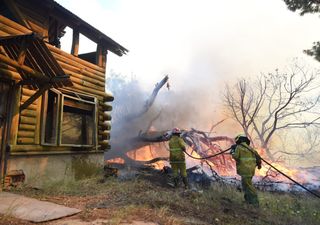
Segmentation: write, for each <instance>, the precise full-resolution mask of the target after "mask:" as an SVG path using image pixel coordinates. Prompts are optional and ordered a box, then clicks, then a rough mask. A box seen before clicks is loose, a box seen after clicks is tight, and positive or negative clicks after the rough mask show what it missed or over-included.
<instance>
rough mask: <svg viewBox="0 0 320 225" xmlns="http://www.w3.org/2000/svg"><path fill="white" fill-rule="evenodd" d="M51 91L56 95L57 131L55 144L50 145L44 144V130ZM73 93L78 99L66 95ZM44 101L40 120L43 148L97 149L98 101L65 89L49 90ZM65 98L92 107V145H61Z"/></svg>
mask: <svg viewBox="0 0 320 225" xmlns="http://www.w3.org/2000/svg"><path fill="white" fill-rule="evenodd" d="M49 91H53V92H54V93H56V94H57V95H58V103H57V112H56V113H57V121H56V126H57V131H56V134H55V135H56V142H55V143H54V144H52V143H46V142H45V129H46V116H47V108H48V92H49ZM68 93H69V94H71V93H73V94H75V95H76V96H78V97H74V96H71V95H68ZM44 96H45V99H44V102H45V104H44V107H43V114H42V116H43V118H42V126H41V134H42V135H41V145H44V146H61V147H85V148H90V147H97V146H98V145H97V144H98V127H97V126H96V124H97V122H98V108H97V107H98V99H97V97H95V96H92V95H87V94H82V93H78V92H74V91H69V90H65V89H63V90H62V89H59V90H57V89H55V88H51V89H49V90H48V91H46V93H45V95H44ZM81 96H83V97H85V98H92V100H93V101H92V102H91V101H88V100H85V99H82V98H81ZM65 97H67V98H69V99H74V100H77V101H80V102H84V103H86V104H91V105H93V112H92V115H93V135H92V144H90V145H88V144H86V145H82V144H63V143H62V119H63V106H64V99H65Z"/></svg>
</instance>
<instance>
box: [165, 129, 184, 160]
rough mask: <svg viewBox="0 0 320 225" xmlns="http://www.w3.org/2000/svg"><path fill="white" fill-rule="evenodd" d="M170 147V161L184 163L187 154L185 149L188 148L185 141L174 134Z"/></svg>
mask: <svg viewBox="0 0 320 225" xmlns="http://www.w3.org/2000/svg"><path fill="white" fill-rule="evenodd" d="M169 147H170V162H171V163H184V162H185V156H184V152H183V150H185V149H186V147H185V142H184V141H183V139H182V138H181V137H179V136H176V135H173V136H172V137H171V139H170V141H169Z"/></svg>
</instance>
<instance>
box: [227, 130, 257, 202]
mask: <svg viewBox="0 0 320 225" xmlns="http://www.w3.org/2000/svg"><path fill="white" fill-rule="evenodd" d="M235 142H236V144H235V145H233V146H232V150H231V155H232V157H233V158H234V159H235V160H236V163H237V173H238V175H240V176H241V184H242V190H243V192H244V199H245V201H246V203H248V204H253V205H256V206H259V200H258V195H257V191H256V189H255V187H254V186H253V184H252V177H253V176H254V173H255V169H256V166H257V167H258V169H261V158H260V156H259V154H258V152H257V151H256V150H255V149H253V148H252V147H251V146H250V140H249V139H248V138H247V137H246V136H245V135H242V134H240V135H238V136H237V137H236V138H235Z"/></svg>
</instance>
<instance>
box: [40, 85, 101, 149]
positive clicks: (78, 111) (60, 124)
mask: <svg viewBox="0 0 320 225" xmlns="http://www.w3.org/2000/svg"><path fill="white" fill-rule="evenodd" d="M96 102H97V101H96V98H94V97H90V96H85V95H82V94H77V93H75V92H72V93H71V92H66V91H63V92H60V91H58V90H55V89H52V90H50V91H48V93H47V94H46V103H47V104H46V106H45V109H44V120H43V121H44V123H43V126H44V127H43V130H44V131H45V132H43V133H44V137H43V138H42V140H43V141H42V142H43V144H45V145H54V146H57V145H58V146H95V145H96V136H97V135H96V132H97V129H96V126H95V124H96Z"/></svg>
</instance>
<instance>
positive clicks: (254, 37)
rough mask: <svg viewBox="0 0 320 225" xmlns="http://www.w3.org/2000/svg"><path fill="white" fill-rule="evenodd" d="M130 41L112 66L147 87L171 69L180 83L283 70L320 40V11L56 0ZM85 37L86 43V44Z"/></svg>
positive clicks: (147, 0) (170, 1) (200, 2)
mask: <svg viewBox="0 0 320 225" xmlns="http://www.w3.org/2000/svg"><path fill="white" fill-rule="evenodd" d="M57 2H58V3H60V4H61V5H62V6H64V7H65V8H67V9H69V10H70V11H72V12H73V13H75V14H76V15H78V16H79V17H80V18H82V19H84V20H85V21H87V22H88V23H89V24H91V25H92V26H94V27H96V28H97V29H99V30H100V31H102V32H103V33H105V34H106V35H108V36H109V37H111V38H112V39H114V40H115V41H117V42H118V43H120V44H121V45H123V46H124V47H126V48H127V49H128V50H129V53H128V54H127V55H125V56H123V57H118V56H116V55H114V54H112V53H110V54H109V55H108V64H107V67H108V68H107V69H108V70H107V73H109V72H110V71H111V70H113V71H114V72H117V73H121V74H122V75H126V76H129V77H130V76H135V77H137V79H139V80H140V81H141V82H142V84H143V85H144V86H145V87H150V88H151V89H152V88H153V84H154V83H155V82H157V81H158V80H160V79H161V77H163V75H164V74H169V77H170V81H171V85H172V86H173V87H174V88H175V87H176V88H177V89H179V88H181V87H186V86H187V87H193V86H194V85H197V86H203V87H204V88H206V87H208V85H212V86H213V84H217V83H220V82H221V81H223V82H227V81H228V80H230V79H234V78H236V77H243V76H247V75H256V74H259V73H260V72H266V73H267V72H271V71H274V69H276V68H279V69H282V68H283V67H285V66H286V65H287V64H288V63H289V62H290V61H291V60H292V58H294V57H298V58H303V59H305V60H306V61H307V62H308V63H311V64H313V65H314V66H318V64H317V63H315V61H314V60H313V59H312V58H311V57H308V56H305V55H304V54H303V53H302V51H303V49H307V48H309V47H311V46H312V43H313V42H314V41H318V40H320V29H318V28H319V27H320V18H319V17H318V16H317V15H305V16H303V17H301V16H299V14H298V13H293V12H291V11H289V10H287V8H286V5H285V4H284V2H283V1H282V0H264V1H263V0H228V1H221V0H134V1H133V0H90V1H85V0H57ZM86 47H87V46H85V45H84V44H83V43H82V44H81V40H80V50H81V49H86Z"/></svg>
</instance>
